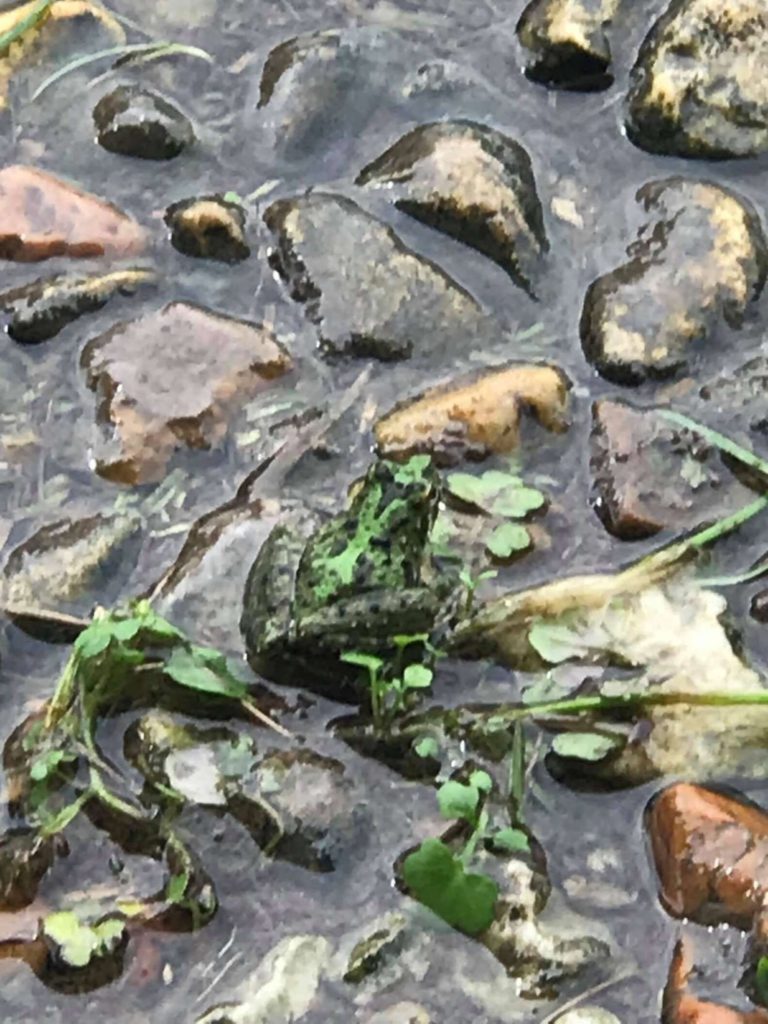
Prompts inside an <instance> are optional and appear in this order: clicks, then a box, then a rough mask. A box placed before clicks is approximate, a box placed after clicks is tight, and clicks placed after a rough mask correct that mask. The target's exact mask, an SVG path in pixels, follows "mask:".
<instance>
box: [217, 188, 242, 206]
mask: <svg viewBox="0 0 768 1024" xmlns="http://www.w3.org/2000/svg"><path fill="white" fill-rule="evenodd" d="M221 198H222V199H223V200H224V202H225V203H237V204H238V205H239V206H242V205H243V201H244V200H243V197H242V196H241V195H240V193H239V192H232V191H231V190H230V191H229V192H225V193H224V195H223V196H222V197H221Z"/></svg>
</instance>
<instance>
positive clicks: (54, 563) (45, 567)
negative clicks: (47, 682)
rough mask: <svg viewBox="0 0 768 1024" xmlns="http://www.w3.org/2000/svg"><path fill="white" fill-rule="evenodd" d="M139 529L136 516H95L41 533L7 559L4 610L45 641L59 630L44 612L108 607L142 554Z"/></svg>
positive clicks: (1, 589) (1, 597)
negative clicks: (98, 602)
mask: <svg viewBox="0 0 768 1024" xmlns="http://www.w3.org/2000/svg"><path fill="white" fill-rule="evenodd" d="M140 526H141V522H140V520H139V518H138V517H137V516H134V515H95V516H89V517H87V518H84V519H61V520H58V521H57V522H54V523H49V524H48V525H46V526H43V527H41V528H40V529H39V530H38V531H37V532H36V533H33V534H32V536H31V537H29V538H28V539H27V540H25V541H24V542H23V543H21V544H19V545H18V546H17V547H15V548H14V549H13V551H11V553H10V555H9V556H8V559H7V561H6V563H5V566H4V567H3V573H2V577H0V604H2V605H4V606H6V607H8V608H10V609H12V614H13V619H14V621H15V622H16V624H17V625H19V626H21V627H22V628H23V629H25V630H26V631H27V632H30V633H32V634H33V635H34V636H38V635H39V636H41V637H42V638H46V637H47V636H48V633H49V631H51V630H54V629H55V623H54V622H50V623H49V622H46V619H45V617H44V615H42V612H43V611H54V612H60V613H63V614H65V615H73V616H74V615H86V614H87V615H90V612H91V610H92V608H93V605H94V604H95V603H96V602H97V600H99V601H103V602H104V603H106V604H109V603H110V601H111V600H113V599H114V598H115V597H117V587H119V586H120V585H121V584H122V583H123V582H124V581H125V578H126V577H127V575H128V574H129V572H130V567H131V566H132V563H133V560H134V559H135V556H136V553H137V549H138V546H139V543H140ZM38 610H39V613H38V615H36V614H35V613H36V611H38ZM63 625H64V624H62V627H63Z"/></svg>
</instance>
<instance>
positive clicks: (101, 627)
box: [74, 619, 112, 659]
mask: <svg viewBox="0 0 768 1024" xmlns="http://www.w3.org/2000/svg"><path fill="white" fill-rule="evenodd" d="M111 642H112V629H111V624H110V623H109V620H107V619H97V620H96V622H92V623H91V625H90V626H88V628H87V629H84V630H83V632H82V633H81V634H80V636H79V637H78V638H77V640H75V643H74V648H75V650H76V651H77V653H78V654H79V655H80V657H81V658H83V659H89V658H96V657H98V656H99V655H100V654H101V653H102V651H105V650H106V649H107V647H109V645H110V643H111Z"/></svg>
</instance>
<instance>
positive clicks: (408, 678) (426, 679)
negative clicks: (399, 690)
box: [403, 665, 432, 690]
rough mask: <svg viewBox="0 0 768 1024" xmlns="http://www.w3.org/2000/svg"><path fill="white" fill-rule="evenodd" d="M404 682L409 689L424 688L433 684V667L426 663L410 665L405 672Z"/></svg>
mask: <svg viewBox="0 0 768 1024" xmlns="http://www.w3.org/2000/svg"><path fill="white" fill-rule="evenodd" d="M403 683H404V685H405V687H406V688H407V689H409V690H422V689H424V688H425V687H427V686H431V685H432V669H431V668H427V666H426V665H408V666H407V667H406V669H405V671H404V672H403Z"/></svg>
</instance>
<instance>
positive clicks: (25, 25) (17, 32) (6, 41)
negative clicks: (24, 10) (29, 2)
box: [0, 0, 53, 51]
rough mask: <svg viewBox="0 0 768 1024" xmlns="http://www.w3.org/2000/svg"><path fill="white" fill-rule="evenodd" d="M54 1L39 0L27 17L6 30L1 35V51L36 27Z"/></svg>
mask: <svg viewBox="0 0 768 1024" xmlns="http://www.w3.org/2000/svg"><path fill="white" fill-rule="evenodd" d="M52 3H53V0H39V2H38V3H37V4H36V5H35V6H34V7H33V8H32V10H31V11H30V12H29V14H28V15H27V16H26V18H22V19H21V21H17V22H16V24H15V25H14V26H13V28H9V29H8V31H7V32H4V33H3V34H2V35H1V36H0V51H2V50H6V49H7V48H8V47H9V46H10V45H11V43H15V42H16V40H17V39H19V38H20V37H21V36H23V35H24V33H25V32H29V30H30V29H32V28H35V27H36V26H37V25H38V24H39V23H40V22H41V21H42V20H43V18H44V17H45V16H46V14H47V13H48V8H49V7H50V6H51V4H52Z"/></svg>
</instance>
